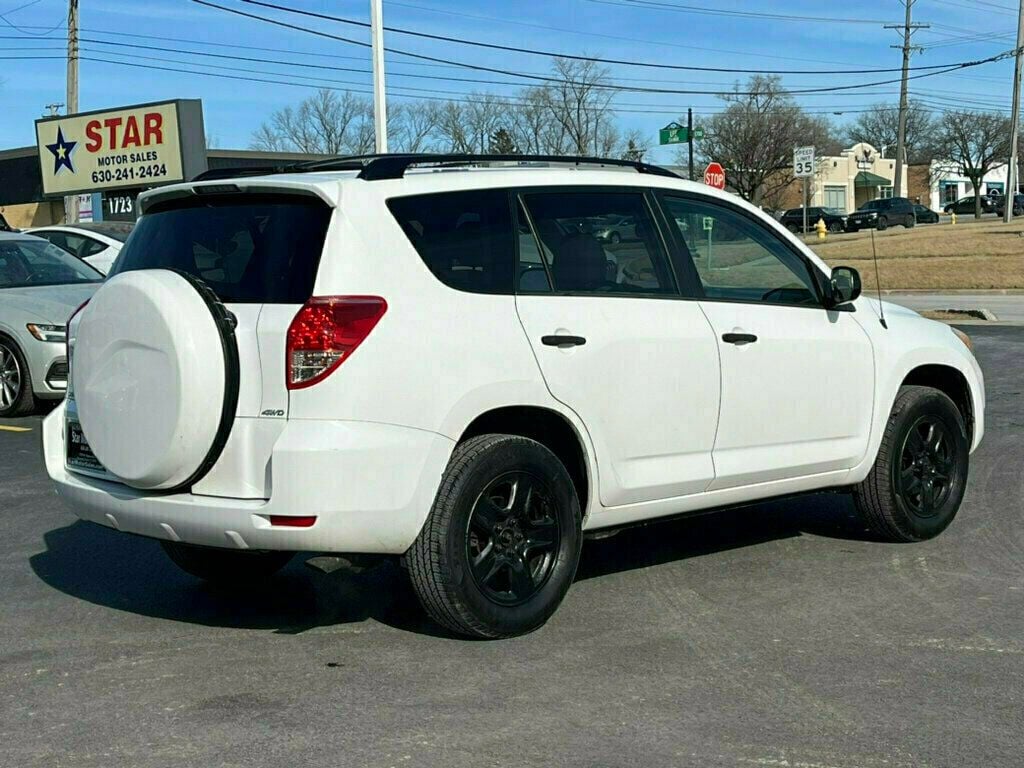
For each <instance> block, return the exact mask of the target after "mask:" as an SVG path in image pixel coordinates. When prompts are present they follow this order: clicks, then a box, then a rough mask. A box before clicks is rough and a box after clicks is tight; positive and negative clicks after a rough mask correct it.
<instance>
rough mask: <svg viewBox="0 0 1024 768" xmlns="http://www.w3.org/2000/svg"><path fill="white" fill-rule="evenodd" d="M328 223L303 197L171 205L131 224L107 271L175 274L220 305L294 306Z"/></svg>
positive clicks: (305, 288)
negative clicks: (205, 289) (190, 279)
mask: <svg viewBox="0 0 1024 768" xmlns="http://www.w3.org/2000/svg"><path fill="white" fill-rule="evenodd" d="M330 219H331V209H330V207H329V206H327V205H326V204H325V203H323V202H322V201H320V200H319V199H317V198H314V197H310V196H305V195H263V194H251V195H232V196H226V197H201V196H197V197H190V198H185V199H180V200H174V201H171V202H169V203H166V204H164V205H158V206H155V207H154V208H153V209H151V210H150V211H148V212H147V213H146V214H145V215H144V216H143V217H142V218H141V219H139V221H138V223H137V224H136V226H135V230H134V231H133V232H132V235H131V237H129V238H128V242H127V244H126V245H125V247H124V249H123V250H122V251H121V256H120V258H119V259H118V261H117V265H116V270H115V271H116V272H117V273H120V272H130V271H132V270H135V269H175V270H178V271H181V272H186V273H188V274H190V275H193V276H195V277H198V278H200V279H201V280H203V281H204V282H205V283H206V284H207V285H209V286H210V288H212V289H213V291H214V292H215V293H216V294H217V296H218V297H219V298H220V300H221V301H223V302H226V303H240V304H246V303H266V304H302V303H304V302H305V301H306V300H307V299H309V297H310V296H311V295H312V293H313V283H314V282H315V280H316V272H317V268H318V267H319V264H320V255H321V253H322V252H323V249H324V240H325V238H326V236H327V227H328V224H329V223H330Z"/></svg>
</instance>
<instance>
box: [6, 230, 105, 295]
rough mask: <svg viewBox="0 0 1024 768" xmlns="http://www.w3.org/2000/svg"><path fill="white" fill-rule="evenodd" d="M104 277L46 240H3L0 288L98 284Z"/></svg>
mask: <svg viewBox="0 0 1024 768" xmlns="http://www.w3.org/2000/svg"><path fill="white" fill-rule="evenodd" d="M102 280H103V275H102V274H100V273H99V272H97V271H96V270H95V269H93V268H92V267H90V266H89V265H88V264H86V263H85V262H84V261H80V260H78V259H76V258H75V257H74V256H72V255H71V254H69V253H67V252H65V251H63V250H61V249H60V248H58V247H57V246H55V245H51V244H50V243H48V242H46V241H45V240H28V239H25V240H0V288H26V287H34V286H39V285H67V284H78V283H98V282H100V281H102Z"/></svg>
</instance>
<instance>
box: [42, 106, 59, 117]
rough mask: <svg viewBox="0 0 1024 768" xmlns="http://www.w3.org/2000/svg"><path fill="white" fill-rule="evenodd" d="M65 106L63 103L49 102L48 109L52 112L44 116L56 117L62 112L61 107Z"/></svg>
mask: <svg viewBox="0 0 1024 768" xmlns="http://www.w3.org/2000/svg"><path fill="white" fill-rule="evenodd" d="M63 106H64V105H63V104H57V103H53V104H47V105H46V109H48V110H50V114H48V115H46V114H44V115H43V117H56V116H57V115H59V114H60V108H61V107H63Z"/></svg>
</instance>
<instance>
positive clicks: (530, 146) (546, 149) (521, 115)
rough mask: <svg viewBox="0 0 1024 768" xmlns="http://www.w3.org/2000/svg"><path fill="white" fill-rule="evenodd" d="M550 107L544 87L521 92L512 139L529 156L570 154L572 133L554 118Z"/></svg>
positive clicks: (513, 115)
mask: <svg viewBox="0 0 1024 768" xmlns="http://www.w3.org/2000/svg"><path fill="white" fill-rule="evenodd" d="M549 104H550V99H549V98H548V94H547V93H546V91H545V89H544V88H527V89H525V90H523V91H521V92H520V94H519V96H518V101H517V102H516V104H515V108H514V109H513V110H512V127H511V131H512V136H513V138H514V139H515V141H516V144H517V145H518V146H519V148H520V149H522V150H523V151H524V152H526V153H528V154H533V155H543V154H549V155H561V154H565V153H566V151H567V149H566V145H567V142H568V134H567V133H566V131H565V129H564V128H563V127H562V126H561V125H560V124H558V123H557V122H556V121H555V120H554V119H553V117H552V115H551V110H550V108H549Z"/></svg>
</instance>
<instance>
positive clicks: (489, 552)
mask: <svg viewBox="0 0 1024 768" xmlns="http://www.w3.org/2000/svg"><path fill="white" fill-rule="evenodd" d="M582 523H583V515H582V512H581V510H580V504H579V498H578V497H577V495H576V488H575V486H574V484H573V480H572V478H571V477H570V476H569V473H568V471H567V470H566V468H565V465H564V464H562V462H561V460H559V458H558V457H557V456H555V454H554V453H552V452H551V450H550V449H549V448H547V447H546V446H545V445H543V444H541V443H539V442H537V441H535V440H531V439H529V438H526V437H521V436H519V435H508V434H498V433H492V434H485V435H477V436H476V437H471V438H468V439H467V440H465V441H463V442H462V443H460V444H459V445H458V446H456V448H455V451H454V452H453V453H452V458H451V460H450V461H449V463H448V467H447V469H446V470H445V473H444V477H443V478H442V480H441V487H440V488H439V489H438V492H437V498H436V499H435V501H434V505H433V508H432V509H431V511H430V514H429V515H428V517H427V520H426V522H425V523H424V525H423V529H422V530H421V531H420V534H419V536H418V537H417V538H416V541H415V542H414V543H413V545H412V546H411V547H410V548H409V550H408V552H406V565H407V566H408V569H409V577H410V579H411V580H412V584H413V587H414V588H415V590H416V594H417V595H418V596H419V598H420V602H421V603H422V604H423V607H424V608H425V609H426V611H427V613H428V614H430V616H431V618H433V619H434V620H435V621H436V622H437V623H438V624H441V625H442V626H444V627H446V628H447V629H449V630H451V631H453V632H456V633H458V634H461V635H468V636H470V637H479V638H498V637H512V636H514V635H522V634H525V633H527V632H532V631H533V630H535V629H537V628H538V627H540V626H541V625H542V624H544V622H546V621H547V620H548V619H549V618H550V617H551V615H552V614H553V613H554V612H555V610H556V609H557V608H558V606H559V604H560V603H561V602H562V599H563V598H564V597H565V595H566V592H568V590H569V587H570V585H571V584H572V580H573V577H574V575H575V573H576V566H577V565H578V564H579V560H580V550H581V547H582V544H583V531H582Z"/></svg>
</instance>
